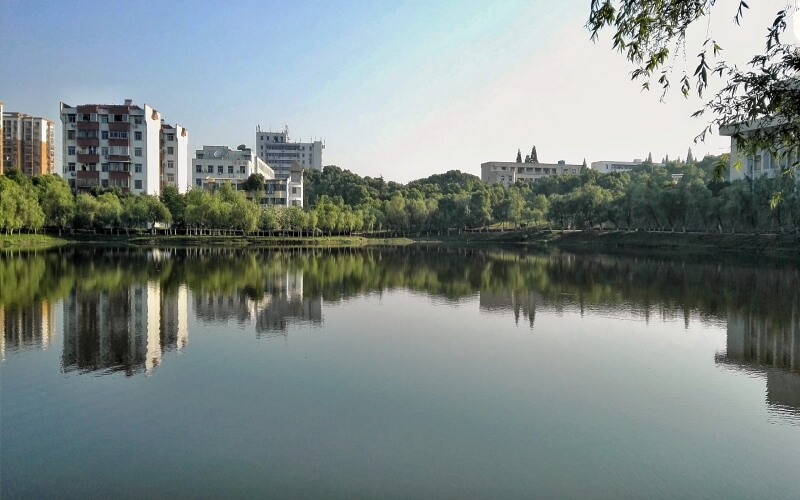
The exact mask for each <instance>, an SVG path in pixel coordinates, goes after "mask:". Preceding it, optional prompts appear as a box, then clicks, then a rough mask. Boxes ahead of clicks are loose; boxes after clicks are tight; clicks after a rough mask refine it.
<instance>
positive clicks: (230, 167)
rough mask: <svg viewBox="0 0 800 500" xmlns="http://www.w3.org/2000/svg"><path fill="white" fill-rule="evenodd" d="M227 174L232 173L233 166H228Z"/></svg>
mask: <svg viewBox="0 0 800 500" xmlns="http://www.w3.org/2000/svg"><path fill="white" fill-rule="evenodd" d="M228 173H229V174H232V173H233V165H228Z"/></svg>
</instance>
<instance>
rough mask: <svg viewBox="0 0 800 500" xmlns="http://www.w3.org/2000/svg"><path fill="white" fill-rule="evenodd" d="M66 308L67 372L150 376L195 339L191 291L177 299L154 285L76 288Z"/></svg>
mask: <svg viewBox="0 0 800 500" xmlns="http://www.w3.org/2000/svg"><path fill="white" fill-rule="evenodd" d="M62 304H63V308H64V346H63V353H62V356H61V365H62V369H63V370H64V371H65V372H69V371H73V370H80V371H83V372H93V371H104V372H116V371H123V372H125V374H126V375H133V374H134V373H138V372H145V373H149V372H150V371H152V370H153V369H154V368H155V367H156V366H158V365H159V364H160V363H161V359H162V354H163V353H164V352H165V351H168V350H179V349H182V348H183V347H185V346H186V344H187V342H188V339H189V329H188V307H187V306H188V294H187V290H186V287H180V288H179V289H178V290H177V292H176V293H174V294H165V293H164V290H163V288H162V286H161V285H160V284H159V283H157V282H153V281H150V282H146V283H141V284H134V285H132V286H130V287H126V288H121V289H115V290H103V291H85V290H80V289H77V288H75V289H73V290H71V291H70V292H69V294H68V295H67V296H66V297H65V298H64V300H63V302H62Z"/></svg>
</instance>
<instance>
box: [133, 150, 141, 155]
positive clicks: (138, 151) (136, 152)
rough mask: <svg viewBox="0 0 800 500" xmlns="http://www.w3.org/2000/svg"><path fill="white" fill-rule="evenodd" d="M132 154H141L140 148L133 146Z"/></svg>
mask: <svg viewBox="0 0 800 500" xmlns="http://www.w3.org/2000/svg"><path fill="white" fill-rule="evenodd" d="M133 156H142V148H133Z"/></svg>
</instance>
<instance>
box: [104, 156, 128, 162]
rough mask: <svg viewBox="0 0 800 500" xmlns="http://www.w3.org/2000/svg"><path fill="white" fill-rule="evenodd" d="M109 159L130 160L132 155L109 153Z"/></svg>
mask: <svg viewBox="0 0 800 500" xmlns="http://www.w3.org/2000/svg"><path fill="white" fill-rule="evenodd" d="M108 161H124V162H130V161H131V157H130V155H108Z"/></svg>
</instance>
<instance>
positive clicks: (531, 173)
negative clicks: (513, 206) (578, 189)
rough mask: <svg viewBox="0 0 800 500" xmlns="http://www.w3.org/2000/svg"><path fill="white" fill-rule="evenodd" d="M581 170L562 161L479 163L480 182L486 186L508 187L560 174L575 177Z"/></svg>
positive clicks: (580, 166) (580, 167)
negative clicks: (520, 182) (519, 182)
mask: <svg viewBox="0 0 800 500" xmlns="http://www.w3.org/2000/svg"><path fill="white" fill-rule="evenodd" d="M582 169H583V165H572V164H568V163H566V162H564V161H563V160H561V161H559V162H558V163H517V162H513V161H489V162H486V163H481V180H482V181H483V182H486V183H487V184H502V185H504V186H506V187H508V186H511V185H513V184H514V183H515V182H517V181H536V180H538V179H541V178H543V177H550V176H553V175H562V174H570V175H577V174H579V173H580V172H581V170H582Z"/></svg>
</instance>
